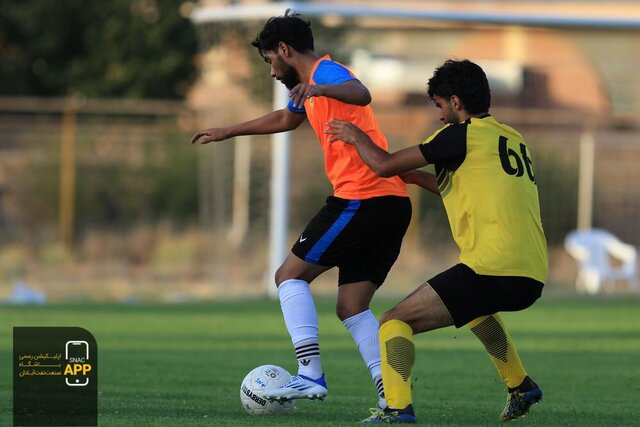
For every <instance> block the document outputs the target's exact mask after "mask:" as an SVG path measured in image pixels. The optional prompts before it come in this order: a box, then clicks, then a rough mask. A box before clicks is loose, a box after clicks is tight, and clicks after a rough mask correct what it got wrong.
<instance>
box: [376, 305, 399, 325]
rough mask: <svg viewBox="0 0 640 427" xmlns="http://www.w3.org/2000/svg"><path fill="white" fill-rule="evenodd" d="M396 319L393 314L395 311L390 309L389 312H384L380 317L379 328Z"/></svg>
mask: <svg viewBox="0 0 640 427" xmlns="http://www.w3.org/2000/svg"><path fill="white" fill-rule="evenodd" d="M394 319H398V318H397V316H396V313H395V309H393V308H392V309H391V310H389V311H385V312H384V313H383V314H382V316H380V326H382V325H384V324H385V323H387V322H388V321H389V320H394Z"/></svg>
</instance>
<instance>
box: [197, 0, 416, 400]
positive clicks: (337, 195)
mask: <svg viewBox="0 0 640 427" xmlns="http://www.w3.org/2000/svg"><path fill="white" fill-rule="evenodd" d="M252 45H253V46H255V47H256V48H257V49H258V52H259V53H260V55H261V56H262V58H263V59H264V61H265V62H266V63H267V64H269V66H270V71H271V77H273V78H275V79H277V80H279V81H280V82H282V83H283V84H284V85H285V86H286V87H287V88H288V89H289V90H290V93H289V96H290V98H291V100H290V102H289V104H288V105H287V106H286V107H285V106H283V107H284V108H283V109H281V110H277V111H273V112H271V113H269V114H267V115H265V116H263V117H260V118H257V119H255V120H251V121H248V122H244V123H240V124H236V125H233V126H229V127H223V128H211V129H204V130H201V131H199V132H197V133H196V134H195V135H194V136H193V138H192V141H191V142H192V143H196V142H199V143H203V144H205V143H208V142H212V141H222V140H225V139H228V138H232V137H234V136H238V135H254V134H270V133H277V132H283V131H288V130H292V129H295V128H297V127H298V126H299V125H300V124H301V123H302V122H303V121H304V120H305V119H308V120H309V123H310V124H311V127H312V128H313V130H314V131H315V134H316V135H317V137H318V140H319V142H320V145H321V146H322V150H323V152H324V163H325V170H326V173H327V176H328V178H329V180H330V181H331V183H332V185H333V195H332V196H329V197H328V198H327V200H326V204H325V205H324V206H323V207H322V208H321V209H320V211H319V212H318V213H317V215H316V216H315V217H314V218H313V219H311V221H310V222H309V224H308V225H307V226H306V228H305V229H304V231H303V232H302V233H301V234H300V236H299V238H298V239H297V240H296V242H295V244H294V245H293V247H292V249H291V253H290V254H289V255H288V256H287V258H286V259H285V261H284V263H283V264H282V265H281V266H280V268H279V269H278V271H277V272H276V277H275V282H276V285H277V286H278V297H279V299H280V305H281V308H282V314H283V317H284V321H285V324H286V326H287V330H288V331H289V334H290V335H291V340H292V342H293V347H294V349H295V353H296V358H297V360H298V372H297V375H294V376H293V377H292V379H291V381H290V382H289V383H288V384H286V385H285V386H283V387H281V388H279V389H276V390H272V391H270V392H269V394H268V396H267V397H268V398H269V399H271V400H280V401H284V400H291V399H307V398H309V399H317V398H319V399H322V398H324V397H325V396H326V395H327V393H328V388H327V384H326V382H325V377H324V372H323V369H322V365H321V359H320V345H319V340H318V336H319V335H318V316H317V312H316V308H315V304H314V300H313V297H312V295H311V292H310V289H309V284H310V283H311V282H312V281H313V280H314V279H315V278H316V277H318V276H319V275H320V274H322V273H324V272H325V271H327V270H329V269H331V268H333V267H338V269H339V278H338V299H337V304H336V313H337V315H338V317H339V318H340V320H341V321H342V322H343V324H344V326H345V327H346V328H347V330H348V331H349V333H350V334H351V336H352V337H353V339H354V341H355V342H356V345H357V346H358V349H359V351H360V353H361V355H362V358H363V359H364V362H365V364H366V366H367V368H368V369H369V371H370V373H371V376H372V379H373V382H374V384H375V386H376V389H377V394H378V406H379V407H380V408H385V407H386V401H385V399H384V388H383V385H382V373H381V368H380V351H379V344H378V322H377V320H376V318H375V317H374V315H373V313H372V312H371V310H370V309H369V303H370V302H371V299H372V298H373V295H374V293H375V292H376V290H377V289H378V287H380V286H381V285H382V283H383V282H384V280H385V278H386V276H387V273H388V272H389V270H390V269H391V266H392V265H393V264H394V262H395V261H396V259H397V257H398V253H399V251H400V245H401V243H402V239H403V237H404V234H405V232H406V230H407V227H408V225H409V221H410V218H411V203H410V201H409V198H408V194H407V191H406V187H405V184H404V182H403V181H402V180H401V179H400V178H399V177H396V176H394V177H390V178H381V177H378V176H377V175H376V174H375V173H374V172H373V171H371V169H369V167H367V165H366V164H365V163H364V162H363V161H362V160H361V159H360V156H358V153H357V150H356V148H355V147H354V146H352V145H350V144H347V143H332V142H329V139H330V137H329V136H328V135H326V134H325V133H324V130H325V125H326V123H327V121H329V120H330V119H332V118H340V119H342V120H345V121H349V122H353V123H355V124H357V125H358V126H359V127H360V128H362V129H364V130H365V132H366V134H367V135H368V136H369V138H371V141H373V143H374V144H376V145H377V146H378V147H380V148H381V149H383V150H386V149H387V141H386V139H385V137H384V135H383V134H382V132H381V131H380V128H379V126H378V123H377V121H376V118H375V116H374V114H373V111H372V109H371V107H370V106H369V103H370V102H371V95H370V94H369V91H368V90H367V88H366V87H365V86H364V85H363V84H362V83H361V82H360V81H359V80H358V79H357V78H356V77H355V76H354V75H353V73H352V72H351V71H349V70H348V69H347V68H346V67H345V66H344V65H342V64H339V63H337V62H335V61H333V60H332V59H331V58H330V57H329V56H322V57H320V56H319V55H317V54H316V52H315V51H314V44H313V35H312V32H311V28H310V23H309V22H307V21H305V20H303V19H302V18H301V17H300V16H299V15H298V14H295V13H291V12H290V11H289V10H287V12H286V13H285V15H284V16H279V17H273V18H271V19H269V21H268V22H267V23H266V24H265V26H264V28H263V29H262V31H261V32H260V33H259V34H258V36H257V38H256V39H255V41H253V43H252Z"/></svg>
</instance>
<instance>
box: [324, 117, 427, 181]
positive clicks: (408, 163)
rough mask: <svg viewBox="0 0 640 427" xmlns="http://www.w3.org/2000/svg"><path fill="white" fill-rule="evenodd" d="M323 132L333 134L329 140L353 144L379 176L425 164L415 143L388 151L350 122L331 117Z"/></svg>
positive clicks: (409, 169) (394, 173)
mask: <svg viewBox="0 0 640 427" xmlns="http://www.w3.org/2000/svg"><path fill="white" fill-rule="evenodd" d="M324 133H326V134H329V135H333V136H332V137H331V138H330V139H329V141H330V142H336V141H343V142H346V143H348V144H352V145H354V146H355V147H356V149H357V150H358V154H359V155H360V157H361V158H362V160H363V161H364V162H365V163H366V164H367V166H369V167H370V168H371V170H373V171H374V172H375V173H376V175H378V176H381V177H385V178H387V177H390V176H395V175H398V174H401V173H403V172H408V171H411V170H413V169H417V168H420V167H422V166H426V165H427V161H426V160H425V159H424V156H423V155H422V152H421V151H420V148H418V146H417V145H416V146H414V147H409V148H405V149H403V150H400V151H396V152H395V153H388V152H387V151H385V150H383V149H382V148H380V147H378V146H377V145H376V144H375V143H374V142H373V141H372V140H371V138H369V135H367V134H366V133H364V132H363V131H362V130H361V129H360V128H359V127H357V126H356V125H354V124H353V123H351V122H345V121H342V120H337V119H333V120H331V121H330V122H329V123H327V129H326V130H325V132H324Z"/></svg>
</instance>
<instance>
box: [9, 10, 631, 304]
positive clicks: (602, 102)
mask: <svg viewBox="0 0 640 427" xmlns="http://www.w3.org/2000/svg"><path fill="white" fill-rule="evenodd" d="M312 21H313V22H312V28H313V29H314V34H315V35H316V50H317V51H318V53H321V54H324V53H327V52H328V53H331V54H332V56H333V57H334V58H335V59H338V60H339V61H341V62H343V63H345V64H347V65H349V66H350V67H352V69H353V70H354V71H355V72H356V74H358V76H360V78H361V80H362V81H363V82H364V83H365V85H367V86H368V87H369V88H370V90H371V92H372V95H373V99H374V101H373V108H374V110H375V112H376V114H377V117H378V120H379V122H380V125H381V128H382V129H383V131H384V132H385V134H386V135H387V138H388V139H389V142H390V147H391V150H392V151H393V150H397V149H399V148H402V147H405V146H409V145H412V144H416V143H419V142H421V141H422V140H423V139H424V138H426V137H427V136H428V135H430V134H431V133H432V132H433V131H434V130H435V129H437V128H438V127H439V126H440V124H439V123H438V122H437V121H436V119H437V114H436V111H435V109H434V108H433V107H432V106H431V105H430V103H429V102H428V101H427V99H426V96H425V93H424V92H425V91H424V89H425V86H426V81H427V79H428V78H429V76H430V75H431V73H432V72H433V68H434V67H435V66H436V65H438V64H440V63H441V62H442V61H444V59H446V58H448V57H457V58H470V59H472V60H475V61H477V62H478V63H480V64H481V65H483V66H484V67H485V69H486V70H487V72H488V74H489V78H490V81H491V85H492V89H493V107H492V113H493V115H494V116H495V117H496V118H497V119H498V120H499V121H502V122H505V123H507V124H510V125H512V126H513V127H515V128H516V129H518V130H520V131H521V132H522V133H523V135H524V137H525V139H526V140H527V142H528V145H529V147H530V150H531V151H532V154H533V160H534V167H535V171H536V179H537V183H538V188H539V192H540V199H541V200H540V201H541V207H542V217H543V224H544V227H545V231H546V233H547V239H548V244H549V252H550V277H549V283H550V285H549V288H550V289H555V290H558V291H563V290H566V291H572V289H573V281H574V280H575V275H576V265H575V262H574V261H573V259H571V258H570V257H569V255H568V254H567V253H566V252H565V250H564V248H563V240H564V237H565V236H566V234H567V233H568V232H569V231H571V230H573V229H575V228H576V227H577V226H578V210H579V209H578V205H579V196H578V189H579V176H580V168H581V166H580V158H581V154H580V152H581V151H580V150H581V148H580V147H581V144H583V149H584V144H585V143H586V142H588V141H589V140H590V138H592V140H593V141H594V144H595V145H594V147H595V161H594V175H593V184H592V186H591V187H590V190H591V191H592V193H593V199H592V202H591V203H589V204H590V205H591V206H592V210H590V211H589V212H591V218H586V219H585V217H584V215H585V214H584V213H582V214H581V215H583V218H582V221H587V222H588V224H587V225H592V226H595V227H602V228H606V229H608V230H610V231H612V232H613V233H615V234H617V235H618V236H620V237H622V238H623V240H625V241H627V242H629V243H632V244H633V245H635V246H638V245H640V223H639V221H638V220H637V219H638V217H639V215H640V194H639V193H640V189H639V187H638V185H637V182H639V181H640V168H638V167H636V162H637V159H639V158H640V143H639V142H638V141H639V137H640V120H638V119H637V117H638V113H640V82H639V77H638V76H639V75H638V73H637V69H638V66H639V65H640V63H639V62H640V59H639V58H640V57H638V55H637V46H638V45H640V32H639V31H638V30H633V29H619V30H615V29H606V30H593V29H586V28H570V29H555V30H554V29H549V28H547V29H542V28H525V27H517V26H507V27H505V26H492V25H475V24H471V23H465V24H450V23H449V24H444V23H438V22H436V23H433V22H419V21H399V20H394V19H382V18H375V19H373V18H369V19H364V18H363V19H357V18H339V17H335V16H327V17H314V18H312ZM260 27H261V22H257V21H256V22H253V21H251V22H231V23H226V24H221V23H211V24H200V25H198V27H197V30H198V36H199V40H200V51H199V56H198V57H199V67H200V70H201V74H200V78H199V79H198V81H197V82H196V83H195V84H194V85H193V86H192V88H191V89H190V91H189V95H188V97H187V99H186V101H157V100H155V101H154V100H144V101H141V100H136V101H132V100H123V99H104V98H85V97H81V96H76V97H71V98H33V97H16V96H11V97H8V96H4V97H0V298H1V297H3V296H6V295H8V294H9V293H10V292H11V290H12V286H13V285H14V284H15V283H17V282H26V283H28V284H30V285H31V286H33V287H35V288H36V289H39V290H42V291H44V292H46V293H47V294H48V295H49V296H50V298H51V299H53V300H74V299H78V300H79V299H109V300H121V301H127V300H137V299H145V300H147V299H161V300H182V299H188V298H217V297H229V296H235V295H261V294H264V292H265V283H267V282H269V281H270V279H269V278H268V277H266V272H267V271H268V269H269V266H268V265H267V264H268V248H269V242H268V239H269V234H268V223H269V212H270V206H269V201H270V197H269V192H270V177H271V170H270V169H271V146H270V142H269V141H270V140H269V137H267V136H254V137H249V138H244V139H241V138H236V139H235V140H232V141H227V142H222V143H216V144H209V145H204V146H201V145H191V144H189V140H190V137H191V135H192V134H193V133H194V132H195V131H196V130H197V129H199V128H203V127H212V126H224V125H227V124H231V123H234V122H237V121H239V120H244V119H249V118H252V117H255V115H256V114H261V113H264V112H267V111H270V108H271V96H272V93H271V92H272V87H273V86H272V82H271V79H270V77H269V75H268V67H267V66H265V64H264V63H263V61H262V59H261V58H260V57H259V56H258V55H257V54H256V52H255V51H254V50H253V48H251V47H250V46H249V45H248V43H249V42H250V41H251V40H252V39H253V37H255V34H256V32H257V31H258V30H259V28H260ZM633 52H635V53H636V54H633ZM292 139H293V144H292V147H291V150H292V155H291V158H292V163H291V184H290V185H291V194H290V199H289V200H290V201H289V206H290V227H289V230H290V238H289V241H290V242H293V239H295V238H296V236H297V235H298V234H299V232H300V231H301V229H302V227H304V225H305V224H306V223H307V221H308V220H309V219H310V218H311V216H312V215H314V214H315V212H316V211H317V210H318V209H319V208H320V207H321V206H322V203H323V202H324V198H325V197H326V196H328V195H330V193H331V187H330V185H329V183H328V181H327V179H326V177H325V176H324V169H323V161H322V152H321V150H320V147H319V145H318V143H317V142H316V139H315V136H314V134H313V132H312V131H311V129H310V128H309V126H308V125H307V124H306V123H305V124H303V125H302V126H301V127H300V128H299V129H297V130H296V131H294V132H293V137H292ZM583 167H584V166H583ZM411 197H412V201H413V205H414V218H413V221H412V224H411V227H410V230H409V233H408V235H407V237H406V240H405V245H404V246H403V249H402V252H401V255H400V258H399V260H398V262H397V264H396V266H395V267H394V269H393V270H392V273H391V275H390V276H389V279H388V282H387V285H386V286H385V287H384V288H383V292H389V293H395V292H397V293H406V291H407V290H408V289H412V288H414V287H415V286H416V285H417V284H418V283H420V282H421V281H424V280H426V279H428V278H429V277H431V275H433V274H435V273H437V272H439V271H441V270H442V269H444V268H446V267H448V266H450V265H451V264H453V263H455V262H456V261H457V250H456V248H455V247H454V245H453V241H452V239H451V237H450V232H449V228H448V225H447V222H446V217H445V215H444V212H443V208H442V206H441V202H440V200H439V199H438V198H436V197H434V196H432V195H430V194H429V193H426V192H420V191H418V190H417V189H412V190H411ZM336 276H337V275H336V274H335V272H330V273H328V274H327V275H326V277H323V278H321V279H320V280H319V282H318V285H317V286H316V287H315V289H316V291H317V292H327V293H331V292H335V281H336Z"/></svg>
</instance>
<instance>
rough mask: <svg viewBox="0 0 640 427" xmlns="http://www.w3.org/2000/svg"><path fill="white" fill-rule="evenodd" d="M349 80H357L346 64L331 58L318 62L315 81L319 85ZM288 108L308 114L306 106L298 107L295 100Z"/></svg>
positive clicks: (335, 83) (294, 111)
mask: <svg viewBox="0 0 640 427" xmlns="http://www.w3.org/2000/svg"><path fill="white" fill-rule="evenodd" d="M349 80H357V79H356V78H355V77H353V76H352V75H351V73H350V72H349V70H347V69H346V68H345V67H344V66H342V65H340V64H338V63H337V62H333V61H330V60H324V61H322V62H320V63H319V64H318V66H317V67H316V71H315V72H314V73H313V81H314V82H315V83H316V84H318V85H339V84H342V83H344V82H348V81H349ZM287 108H288V109H289V111H291V112H292V113H299V114H306V112H307V111H306V110H305V109H304V106H302V107H301V108H296V107H295V106H294V105H293V100H291V101H289V104H287Z"/></svg>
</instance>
